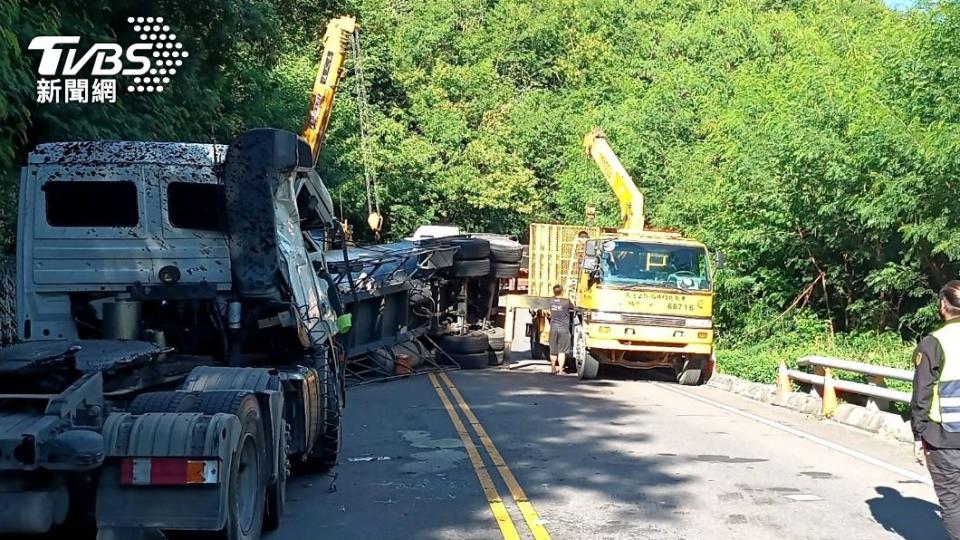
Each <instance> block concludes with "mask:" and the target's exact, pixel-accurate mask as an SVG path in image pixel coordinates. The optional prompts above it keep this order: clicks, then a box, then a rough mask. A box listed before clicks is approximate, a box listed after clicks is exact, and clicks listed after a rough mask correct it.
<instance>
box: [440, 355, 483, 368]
mask: <svg viewBox="0 0 960 540" xmlns="http://www.w3.org/2000/svg"><path fill="white" fill-rule="evenodd" d="M449 354H450V358H452V359H453V361H454V362H456V363H457V365H459V366H460V369H483V368H485V367H487V366H489V365H490V356H489V355H490V353H489V352H488V351H483V352H478V353H469V354H459V353H449Z"/></svg>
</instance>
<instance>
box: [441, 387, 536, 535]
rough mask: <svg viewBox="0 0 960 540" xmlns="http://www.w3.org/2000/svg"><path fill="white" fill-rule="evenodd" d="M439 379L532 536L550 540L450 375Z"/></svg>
mask: <svg viewBox="0 0 960 540" xmlns="http://www.w3.org/2000/svg"><path fill="white" fill-rule="evenodd" d="M440 379H441V380H442V381H443V382H444V383H446V385H447V389H449V390H450V393H451V394H453V399H454V400H455V401H456V402H457V405H459V406H460V410H461V411H463V415H464V416H466V417H467V422H469V423H470V426H471V427H473V430H474V431H475V432H476V433H477V437H479V438H480V442H481V443H482V444H483V447H484V448H486V449H487V454H489V455H490V459H491V460H492V461H493V464H494V465H495V466H496V467H497V472H499V473H500V478H503V481H504V483H505V484H507V488H508V489H509V490H510V495H511V496H512V497H513V500H514V501H515V502H516V503H517V508H519V509H520V513H521V514H522V515H523V519H524V521H526V522H527V526H528V527H530V532H532V533H533V538H534V539H535V540H550V533H548V532H547V529H546V527H544V526H543V522H542V520H541V519H540V515H539V514H537V510H536V509H535V508H534V507H533V503H531V502H530V499H528V498H527V494H526V493H524V491H523V488H522V487H520V482H517V478H516V477H515V476H514V475H513V471H511V470H510V467H509V466H507V462H506V461H504V459H503V456H502V455H501V454H500V451H499V450H497V447H496V445H495V444H493V440H492V439H491V438H490V436H489V435H487V430H485V429H484V428H483V426H482V425H481V424H480V421H479V420H477V417H476V416H475V415H474V414H473V411H472V410H470V406H469V405H467V402H466V400H464V399H463V396H462V395H460V391H459V390H457V387H456V386H455V385H454V384H453V381H451V380H450V377H448V376H447V374H446V373H440Z"/></svg>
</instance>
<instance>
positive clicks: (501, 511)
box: [429, 373, 520, 540]
mask: <svg viewBox="0 0 960 540" xmlns="http://www.w3.org/2000/svg"><path fill="white" fill-rule="evenodd" d="M429 376H430V383H431V384H432V385H433V389H434V390H435V391H436V392H437V396H439V397H440V401H441V402H442V403H443V408H444V409H446V410H447V415H449V416H450V421H451V422H453V428H454V429H455V430H456V431H457V435H459V436H460V440H461V441H462V442H463V447H464V448H465V449H466V450H467V455H468V456H470V463H472V464H473V470H474V471H475V472H476V473H477V480H480V487H481V488H483V494H484V495H485V496H486V497H487V503H488V504H489V505H490V511H491V512H493V517H494V519H496V520H497V525H498V526H499V527H500V533H501V534H502V535H503V538H504V540H520V534H519V533H518V532H517V527H516V525H514V524H513V520H512V519H510V514H509V513H507V507H506V506H504V505H503V499H501V498H500V494H499V493H497V487H496V486H495V485H493V479H492V478H490V473H489V472H487V466H486V465H484V463H483V458H481V457H480V452H478V451H477V447H476V445H474V444H473V439H471V438H470V434H469V433H468V432H467V428H466V426H464V425H463V422H462V421H461V420H460V416H459V415H457V412H456V411H455V410H454V408H453V404H451V403H450V399H449V398H447V394H446V393H445V392H444V391H443V388H442V387H441V386H440V382H439V381H438V380H437V377H436V375H434V374H433V373H430V374H429Z"/></svg>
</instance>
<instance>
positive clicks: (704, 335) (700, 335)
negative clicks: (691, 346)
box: [697, 332, 710, 339]
mask: <svg viewBox="0 0 960 540" xmlns="http://www.w3.org/2000/svg"><path fill="white" fill-rule="evenodd" d="M709 335H710V334H708V333H707V332H697V339H707V336H709Z"/></svg>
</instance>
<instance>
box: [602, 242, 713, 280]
mask: <svg viewBox="0 0 960 540" xmlns="http://www.w3.org/2000/svg"><path fill="white" fill-rule="evenodd" d="M610 244H612V246H611V245H610ZM611 247H612V249H610V248H611ZM600 281H601V283H602V284H603V285H605V286H608V287H614V288H634V287H636V288H642V287H660V288H673V289H682V290H695V291H708V290H710V287H711V283H710V273H709V269H708V267H707V251H706V250H705V249H703V248H699V247H693V246H682V245H670V244H657V243H645V242H631V241H612V242H610V243H608V245H607V246H605V249H604V250H603V252H602V253H601V256H600Z"/></svg>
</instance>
